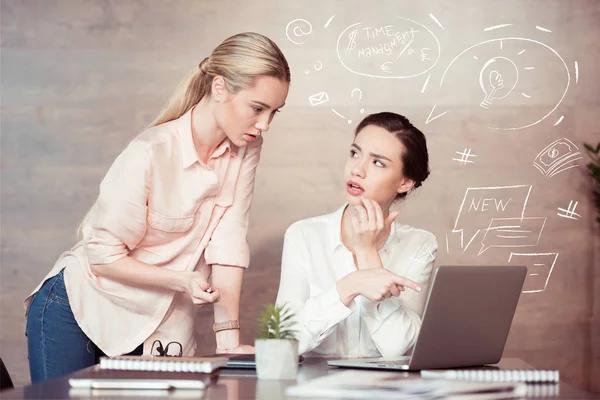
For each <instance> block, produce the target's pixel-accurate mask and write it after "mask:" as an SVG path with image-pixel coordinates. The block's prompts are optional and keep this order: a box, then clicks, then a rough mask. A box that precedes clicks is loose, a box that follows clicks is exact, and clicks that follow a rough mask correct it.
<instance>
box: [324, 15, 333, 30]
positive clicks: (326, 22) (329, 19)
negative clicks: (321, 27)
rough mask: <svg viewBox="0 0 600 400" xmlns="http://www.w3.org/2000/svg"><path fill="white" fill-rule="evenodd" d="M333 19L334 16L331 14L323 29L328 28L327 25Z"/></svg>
mask: <svg viewBox="0 0 600 400" xmlns="http://www.w3.org/2000/svg"><path fill="white" fill-rule="evenodd" d="M334 18H335V14H333V15H332V16H331V17H330V18H329V19H328V20H327V22H326V23H325V28H327V27H329V24H330V23H331V21H333V19H334Z"/></svg>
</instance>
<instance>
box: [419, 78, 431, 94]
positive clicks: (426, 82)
mask: <svg viewBox="0 0 600 400" xmlns="http://www.w3.org/2000/svg"><path fill="white" fill-rule="evenodd" d="M429 78H431V74H429V75H427V79H425V83H424V84H423V87H422V88H421V93H425V90H426V89H427V85H428V84H429Z"/></svg>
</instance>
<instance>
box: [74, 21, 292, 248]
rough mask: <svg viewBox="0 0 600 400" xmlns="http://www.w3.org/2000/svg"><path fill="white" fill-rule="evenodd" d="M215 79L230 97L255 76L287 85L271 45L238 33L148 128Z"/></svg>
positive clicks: (184, 107) (281, 59)
mask: <svg viewBox="0 0 600 400" xmlns="http://www.w3.org/2000/svg"><path fill="white" fill-rule="evenodd" d="M216 76H222V77H223V79H224V81H225V85H226V87H227V90H228V91H229V92H230V93H232V94H235V93H237V92H239V91H240V90H242V89H246V88H248V87H250V86H251V85H252V84H253V82H254V79H255V78H256V77H258V76H271V77H274V78H278V79H281V80H283V81H285V82H288V83H289V82H290V81H291V74H290V67H289V65H288V62H287V60H286V58H285V56H284V55H283V53H282V52H281V50H280V49H279V47H278V46H277V45H276V44H275V42H273V41H272V40H271V39H269V38H268V37H266V36H264V35H261V34H259V33H254V32H244V33H239V34H237V35H233V36H231V37H229V38H227V39H225V40H224V41H223V42H222V43H221V44H220V45H218V46H217V47H216V48H215V49H214V50H213V52H212V54H211V55H210V56H209V57H206V58H205V59H204V60H202V62H201V63H200V64H199V65H198V66H197V67H194V68H193V69H192V70H191V71H190V72H189V73H188V74H187V76H186V77H185V78H184V79H183V81H181V83H180V84H179V85H178V87H177V89H176V90H175V92H174V93H173V94H172V95H171V97H170V99H169V101H168V103H167V104H166V105H165V107H164V108H163V110H162V111H161V112H160V114H159V115H158V117H157V118H156V119H155V120H154V121H153V122H152V123H151V124H150V125H149V126H148V127H149V128H150V127H153V126H157V125H160V124H164V123H165V122H169V121H172V120H175V119H177V118H179V117H181V116H182V115H183V114H185V113H186V112H188V111H189V110H190V109H191V108H192V107H194V106H195V105H196V104H198V103H199V102H200V100H202V99H203V98H204V97H205V96H210V93H211V86H212V81H213V79H214V78H215V77H216ZM94 206H95V204H94ZM94 206H92V208H91V209H90V210H89V211H88V212H87V213H86V215H85V217H84V218H83V220H82V221H81V223H80V224H79V227H78V228H77V236H78V237H79V238H82V237H83V232H82V229H83V226H84V225H85V223H86V222H87V221H88V220H89V218H90V215H91V214H92V211H93V210H94Z"/></svg>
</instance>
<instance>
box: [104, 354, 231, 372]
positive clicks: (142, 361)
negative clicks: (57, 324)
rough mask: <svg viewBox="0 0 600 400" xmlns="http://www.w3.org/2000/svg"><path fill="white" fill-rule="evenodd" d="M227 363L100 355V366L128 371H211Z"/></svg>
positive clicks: (223, 360) (208, 359)
mask: <svg viewBox="0 0 600 400" xmlns="http://www.w3.org/2000/svg"><path fill="white" fill-rule="evenodd" d="M226 365H227V358H226V357H224V356H220V355H215V356H212V357H156V356H116V357H101V358H100V368H102V369H114V370H129V371H169V372H200V373H211V372H213V371H215V370H216V369H218V368H221V367H224V366H226Z"/></svg>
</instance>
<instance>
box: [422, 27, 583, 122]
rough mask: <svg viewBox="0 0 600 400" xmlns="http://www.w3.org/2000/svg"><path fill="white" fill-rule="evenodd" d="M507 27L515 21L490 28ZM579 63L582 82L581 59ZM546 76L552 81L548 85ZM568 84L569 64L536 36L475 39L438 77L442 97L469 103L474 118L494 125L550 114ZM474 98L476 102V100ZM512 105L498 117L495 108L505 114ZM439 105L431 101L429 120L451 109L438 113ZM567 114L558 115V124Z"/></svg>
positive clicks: (577, 72) (569, 80) (560, 99)
mask: <svg viewBox="0 0 600 400" xmlns="http://www.w3.org/2000/svg"><path fill="white" fill-rule="evenodd" d="M509 26H511V24H505V25H498V26H496V27H491V28H486V29H488V30H495V29H500V28H506V27H509ZM575 67H576V75H577V76H576V79H577V80H579V70H578V64H577V63H576V64H575ZM475 71H477V72H476V74H477V75H476V76H474V75H475ZM465 75H466V76H465ZM548 80H552V81H553V83H554V84H553V85H548V84H547V81H548ZM457 82H461V83H462V82H466V83H465V84H463V85H462V86H461V90H458V91H457V90H456V87H455V86H454V85H456V83H457ZM570 83H571V74H570V71H569V68H568V66H567V63H566V62H565V60H564V59H563V58H562V57H561V55H560V54H559V53H558V52H557V51H556V50H554V49H553V48H552V47H550V46H548V45H547V44H545V43H542V42H540V41H538V40H534V39H529V38H523V37H503V38H497V39H490V40H485V41H482V42H480V43H477V44H475V45H473V46H470V47H469V48H467V49H466V50H463V51H462V52H460V53H459V54H458V55H457V56H456V57H454V59H452V61H451V62H450V63H449V64H448V66H447V67H446V69H445V70H444V72H443V74H442V76H441V78H440V83H439V94H438V97H439V98H440V99H443V98H444V96H452V99H453V101H455V102H456V101H462V102H464V104H471V106H470V107H471V109H470V112H471V113H474V114H476V115H478V116H480V118H474V119H473V120H474V121H478V120H480V121H482V123H484V124H485V125H486V126H487V127H488V128H490V129H496V130H519V129H524V128H528V127H531V126H533V125H536V124H538V123H540V122H541V121H543V120H545V119H546V118H548V117H550V115H552V114H553V113H554V112H555V111H556V110H557V108H558V107H559V106H560V104H561V103H562V101H563V100H564V98H565V96H566V94H567V92H568V90H569V85H570ZM457 96H458V99H457ZM474 99H478V102H477V103H474ZM539 104H545V105H546V106H544V107H545V108H541V109H540V111H537V113H533V112H532V111H531V110H532V107H534V106H536V105H537V108H540V107H539ZM529 105H531V107H529ZM509 106H510V108H511V110H516V111H515V112H514V113H513V114H511V117H510V118H494V117H495V116H497V112H495V111H494V110H498V111H499V112H501V111H502V109H503V108H504V107H509ZM435 109H436V105H433V107H432V109H431V112H430V113H429V116H428V117H427V120H426V121H425V123H426V124H428V123H430V122H432V121H434V120H436V119H438V118H440V117H442V116H443V115H445V114H447V113H448V111H449V110H444V109H441V110H440V109H438V111H437V112H435ZM477 110H479V111H477ZM563 118H564V117H562V116H561V117H560V118H559V119H558V117H557V119H558V120H557V122H556V124H555V125H558V124H559V123H560V122H561V121H562V119H563ZM492 121H495V122H492Z"/></svg>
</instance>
